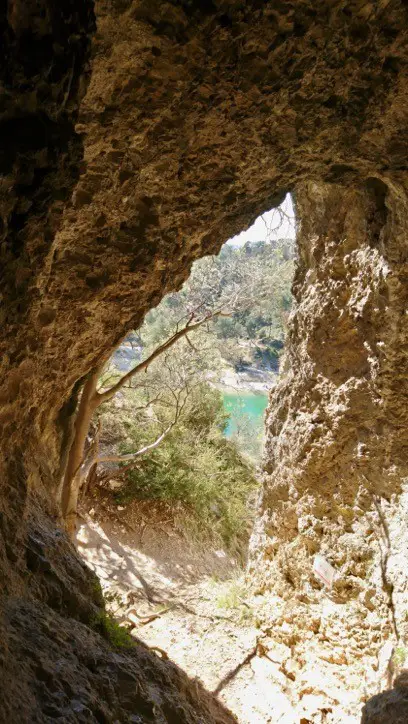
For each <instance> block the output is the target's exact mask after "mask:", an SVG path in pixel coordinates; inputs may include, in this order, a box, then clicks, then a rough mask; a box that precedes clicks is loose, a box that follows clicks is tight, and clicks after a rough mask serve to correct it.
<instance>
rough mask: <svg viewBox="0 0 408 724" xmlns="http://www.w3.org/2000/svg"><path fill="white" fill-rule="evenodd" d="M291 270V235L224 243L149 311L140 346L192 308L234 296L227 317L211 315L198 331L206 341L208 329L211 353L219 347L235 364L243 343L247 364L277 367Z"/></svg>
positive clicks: (154, 340)
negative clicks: (242, 243)
mask: <svg viewBox="0 0 408 724" xmlns="http://www.w3.org/2000/svg"><path fill="white" fill-rule="evenodd" d="M293 272H294V250H293V242H291V240H288V239H280V240H277V241H273V242H271V243H266V242H263V241H262V242H257V243H251V244H246V245H245V246H243V247H240V248H235V247H232V246H228V245H225V246H224V247H223V248H222V250H221V252H220V254H219V255H218V256H217V257H205V258H203V259H200V260H199V261H198V262H196V263H195V264H194V265H193V268H192V272H191V276H190V278H189V279H188V281H187V282H186V283H185V284H184V286H183V288H182V289H181V291H180V292H177V293H174V294H169V295H168V296H167V297H165V299H163V301H162V302H161V303H160V304H159V306H158V307H156V309H154V310H152V311H151V312H150V313H149V314H148V315H147V317H146V321H145V324H144V325H143V327H142V328H141V330H140V339H141V342H142V345H143V347H144V348H146V349H151V348H152V347H154V346H155V345H157V344H159V343H161V342H162V341H163V340H164V339H166V338H167V337H168V336H169V335H170V334H171V333H172V332H173V331H174V328H175V325H176V324H177V322H180V323H182V324H184V323H185V321H186V320H187V319H188V317H189V315H190V313H191V312H192V311H194V310H197V309H198V310H200V312H201V313H202V312H205V311H209V310H214V309H215V308H218V307H220V306H223V305H226V306H227V307H228V305H229V303H230V301H231V300H234V304H233V310H232V313H231V316H230V317H219V318H218V319H216V320H214V321H213V322H212V324H211V327H210V329H209V330H202V331H201V332H200V333H199V337H200V340H202V339H203V337H204V335H206V336H207V342H208V332H209V334H210V338H211V351H212V356H213V357H214V352H215V350H217V351H218V354H219V355H220V356H221V357H222V358H223V359H224V360H227V361H228V362H230V363H231V364H233V365H238V364H239V361H240V358H241V357H242V354H243V347H244V348H245V363H246V364H253V365H257V364H258V365H262V366H265V367H268V368H271V369H274V370H277V367H278V356H279V352H280V349H279V347H282V341H283V339H284V336H285V326H286V319H287V316H288V313H289V311H290V308H291V304H292V295H291V284H292V278H293ZM277 343H278V344H277ZM279 343H280V345H279ZM208 346H209V345H208V344H207V346H206V348H207V349H208Z"/></svg>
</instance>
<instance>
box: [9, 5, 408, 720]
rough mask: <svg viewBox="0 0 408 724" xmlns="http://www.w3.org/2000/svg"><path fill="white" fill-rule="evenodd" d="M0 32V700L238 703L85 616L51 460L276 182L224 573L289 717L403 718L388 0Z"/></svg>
mask: <svg viewBox="0 0 408 724" xmlns="http://www.w3.org/2000/svg"><path fill="white" fill-rule="evenodd" d="M0 32H1V36H2V43H1V49H0V53H1V64H0V84H1V96H0V97H1V103H0V128H1V147H0V171H1V191H0V214H1V224H0V234H1V255H2V269H1V275H2V278H1V332H0V344H1V369H2V375H1V379H2V385H1V392H0V395H1V404H0V432H1V440H2V446H1V453H0V473H1V497H0V575H1V581H2V586H1V593H0V596H1V600H0V607H1V618H0V627H1V628H0V634H1V635H0V642H1V643H0V662H1V664H0V665H1V677H0V682H1V683H0V690H1V697H0V698H1V704H0V721H4V722H7V723H9V722H27V723H28V722H30V723H31V722H41V723H42V722H51V721H55V720H60V721H64V722H174V724H175V723H176V722H186V723H187V722H188V723H190V722H196V723H197V724H198V723H199V722H205V723H207V722H209V723H210V722H224V721H225V722H232V721H234V720H235V719H234V716H233V714H231V713H230V712H229V711H228V710H227V709H226V707H225V706H224V705H223V704H222V703H221V701H220V700H217V698H216V697H215V696H214V695H213V694H210V693H209V692H208V691H206V690H205V687H203V685H202V684H201V683H200V682H199V681H198V680H191V679H189V678H188V677H187V676H186V675H185V674H184V673H183V671H182V670H181V669H180V668H179V667H177V666H175V665H174V664H172V663H171V662H170V661H167V660H160V657H159V656H158V655H157V652H156V653H155V652H154V651H149V650H148V648H147V647H146V646H145V645H143V644H142V643H140V644H139V645H138V646H136V647H134V648H133V649H132V650H131V651H128V650H123V649H118V648H117V647H115V646H113V645H112V642H110V641H109V640H108V638H109V637H108V636H107V632H106V630H104V625H103V621H104V618H103V615H104V614H103V601H102V599H101V594H100V588H99V585H98V582H97V579H96V577H95V576H94V575H93V574H92V573H91V572H90V570H89V569H88V568H87V567H86V566H85V564H84V563H83V562H82V561H81V559H80V558H79V556H78V554H77V552H76V550H75V548H74V546H73V544H72V543H71V542H70V540H69V537H68V536H67V535H66V532H65V531H64V528H63V526H62V525H61V510H62V501H63V500H64V479H65V473H66V469H67V461H68V457H69V453H70V450H71V446H72V442H73V439H74V432H75V423H76V411H77V408H78V402H79V400H80V399H81V391H82V390H83V388H84V384H85V383H86V381H87V380H88V379H89V376H90V374H91V373H92V371H93V370H95V368H97V366H98V365H99V364H100V363H101V362H103V361H104V360H106V359H107V358H108V357H109V356H110V353H111V351H112V350H113V349H114V348H115V347H116V346H117V345H118V343H119V342H120V340H122V339H123V338H124V337H125V336H126V334H127V333H128V332H129V331H130V330H132V329H137V328H138V327H139V326H140V324H141V323H142V320H143V318H144V316H145V314H146V313H147V312H148V311H149V309H151V308H153V307H155V306H156V305H157V304H158V302H159V301H160V299H161V298H162V297H163V296H164V295H165V294H166V293H168V292H170V291H175V290H178V289H180V287H181V286H182V284H183V282H184V281H185V280H186V278H187V277H188V275H189V271H190V268H191V265H192V263H193V262H194V261H195V260H196V259H198V258H200V257H201V256H204V255H207V254H214V253H216V252H217V251H218V250H219V249H220V248H221V246H222V244H223V243H224V242H225V241H226V240H227V239H229V238H232V237H234V236H235V235H236V234H238V233H239V232H241V231H242V230H243V229H246V228H248V226H250V225H251V223H253V221H254V220H255V219H256V218H257V217H258V216H259V215H260V214H261V213H263V212H265V210H267V209H271V208H273V207H276V206H278V205H279V204H280V203H281V202H282V200H283V199H284V197H285V195H286V193H287V192H289V191H292V192H294V193H295V196H296V209H297V215H298V219H299V228H298V234H297V245H298V264H297V270H296V275H295V279H294V284H293V294H294V298H295V301H296V309H295V313H294V314H293V316H292V319H291V323H290V327H289V331H288V335H287V343H286V356H287V362H286V367H285V375H284V376H283V377H282V380H281V382H280V383H279V385H278V386H277V387H276V388H275V389H274V391H273V393H272V394H271V396H270V401H269V405H268V411H267V417H266V443H265V455H264V462H263V466H262V473H261V484H262V493H261V496H260V499H259V504H258V509H257V515H256V520H255V524H254V530H253V533H252V536H251V542H250V549H249V563H248V574H247V575H248V581H249V582H250V585H251V587H252V591H253V592H254V595H255V594H256V595H261V596H263V597H264V600H265V602H266V604H265V605H266V609H265V621H266V623H267V626H266V628H268V630H269V632H270V633H269V634H268V635H269V638H273V642H274V646H278V645H279V647H281V649H280V650H281V651H283V650H284V651H287V650H289V654H290V661H291V665H292V666H293V669H291V670H289V669H288V668H287V667H286V663H285V667H286V672H287V673H289V676H287V675H286V674H283V676H284V677H285V679H288V681H289V682H291V683H290V684H289V686H290V687H291V692H292V695H293V697H294V700H296V701H298V702H301V701H302V700H304V701H306V699H305V697H308V696H309V697H310V696H313V697H315V698H314V699H313V700H311V699H309V700H308V706H309V709H308V711H309V713H308V714H307V715H305V716H306V718H305V716H304V715H303V714H296V716H297V719H295V722H296V724H298V723H299V724H306V723H307V722H309V721H310V722H321V721H324V722H338V723H340V724H341V723H342V722H344V724H346V722H354V721H355V722H358V721H360V720H361V721H362V722H363V723H364V724H381V723H382V722H387V724H388V723H391V722H396V723H398V724H399V723H402V722H405V721H406V720H408V694H407V691H408V689H407V686H406V674H405V673H404V670H403V668H402V666H401V665H400V664H401V660H402V656H401V655H400V656H399V657H398V656H396V655H395V654H396V652H398V651H401V650H404V648H405V643H406V640H407V636H408V631H407V626H408V622H407V616H406V611H407V581H406V555H407V543H408V540H407V532H406V531H407V526H406V521H407V514H408V513H407V510H408V508H407V494H406V475H407V469H406V468H407V444H406V427H407V419H406V417H407V412H406V410H407V405H406V400H407V394H408V390H407V376H406V339H407V329H406V325H407V322H406V319H407V315H406V308H407V284H406V279H407V269H408V267H407V242H406V239H407V229H406V218H407V213H406V211H407V170H406V166H407V141H406V139H407V137H408V136H407V103H406V93H407V78H406V67H407V65H406V61H407V8H406V5H405V3H404V2H402V0H389V1H388V2H379V3H378V2H367V0H353V1H351V0H350V2H348V1H347V2H340V1H339V0H332V1H331V2H327V1H325V2H323V0H322V1H320V0H317V2H314V3H311V2H309V0H302V2H299V3H293V2H290V1H289V0H288V1H286V0H284V1H282V2H270V3H259V2H257V1H256V0H247V1H244V0H243V1H240V2H235V1H231V2H229V1H228V2H227V1H226V0H214V1H213V2H187V1H186V0H173V1H172V2H170V1H169V2H161V1H159V0H149V1H145V0H120V2H119V0H114V1H113V0H112V1H109V2H108V1H107V0H98V2H96V3H95V5H94V4H93V3H92V2H90V1H89V0H86V1H84V0H81V1H80V0H60V2H58V3H57V2H55V1H54V0H37V1H36V2H34V1H31V0H29V2H21V1H20V0H9V2H7V3H4V4H3V6H2V8H1V9H0ZM316 554H321V555H323V556H324V557H326V558H327V559H328V560H329V561H330V563H331V564H332V565H333V566H334V567H335V568H336V570H337V571H338V574H339V575H338V576H337V579H336V584H335V587H334V589H333V595H332V596H331V598H330V599H328V597H327V595H326V592H325V589H324V587H323V586H322V585H320V584H318V583H317V582H316V580H315V578H314V577H313V574H312V573H311V561H312V559H313V556H314V555H316ZM268 602H269V603H268ZM345 642H347V644H346V645H345ZM269 643H270V641H269V639H268V638H266V639H265V643H264V644H263V647H264V648H263V650H262V652H266V653H267V654H268V645H269ZM322 646H323V647H324V646H325V648H326V653H325V655H324V656H323V657H322ZM285 647H286V648H285ZM262 652H261V651H258V652H257V654H256V657H257V659H259V660H261V659H263V658H264V657H263V653H262ZM261 653H262V655H260V654H261ZM289 654H288V656H289ZM285 662H286V659H285ZM293 677H294V679H293ZM322 681H323V682H324V684H323V685H322V683H321V682H322ZM345 682H346V684H347V686H346V685H345ZM342 687H343V693H344V696H343V694H342V695H341V696H340V694H339V692H341V691H342ZM356 692H358V695H356ZM299 711H300V710H299ZM307 717H309V718H307ZM270 721H273V712H272V713H271V715H270Z"/></svg>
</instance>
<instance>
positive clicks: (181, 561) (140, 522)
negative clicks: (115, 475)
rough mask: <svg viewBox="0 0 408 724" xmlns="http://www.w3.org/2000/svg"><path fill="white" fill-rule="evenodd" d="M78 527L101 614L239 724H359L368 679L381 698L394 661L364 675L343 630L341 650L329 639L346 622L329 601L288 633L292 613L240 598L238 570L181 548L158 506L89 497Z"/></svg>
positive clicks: (188, 544)
mask: <svg viewBox="0 0 408 724" xmlns="http://www.w3.org/2000/svg"><path fill="white" fill-rule="evenodd" d="M81 515H82V517H81V525H80V528H79V530H78V534H77V546H78V549H79V551H80V553H81V555H82V556H83V558H84V559H85V561H86V562H87V563H88V565H90V566H91V568H93V570H94V571H95V572H96V573H97V574H98V576H99V577H100V580H101V584H102V588H103V591H104V595H105V597H106V600H107V604H108V608H109V610H110V611H111V612H112V613H113V614H114V615H115V616H116V617H117V619H118V621H120V623H121V624H122V625H124V626H127V627H129V628H130V629H131V632H132V635H133V636H135V637H137V638H138V639H141V640H142V641H143V642H145V643H146V644H147V645H148V646H149V647H151V648H152V650H154V651H155V652H156V654H157V655H158V656H160V657H162V658H167V657H168V658H169V659H171V660H172V661H174V662H175V663H176V664H177V665H178V666H180V667H181V668H182V669H183V670H184V671H185V672H186V673H187V674H188V675H189V677H191V678H192V679H195V680H197V681H200V682H201V683H202V684H203V685H204V687H205V688H206V689H207V690H208V691H211V692H214V693H216V694H217V695H218V696H219V699H220V701H221V702H222V703H223V704H224V705H226V706H227V708H228V709H229V710H231V711H232V712H233V714H235V716H236V717H237V720H238V722H239V723H240V724H265V723H266V722H270V723H271V724H272V723H273V724H300V723H301V724H309V723H313V724H321V723H322V722H324V723H327V724H329V723H332V724H357V723H358V722H360V719H361V708H362V705H363V703H364V701H366V700H367V699H368V698H369V690H370V693H373V685H374V684H373V682H374V679H375V678H376V679H377V681H378V687H377V689H375V691H380V690H381V688H383V687H384V685H385V686H386V684H387V682H386V677H387V667H388V664H389V658H390V656H391V655H392V652H388V658H387V652H384V655H383V657H382V660H381V661H378V662H377V671H373V670H372V671H371V669H370V671H371V674H370V671H368V670H367V671H365V672H364V668H365V667H364V652H362V651H359V633H358V631H354V634H353V631H352V629H353V621H352V620H350V622H349V626H348V630H349V634H350V640H349V641H348V642H347V643H346V644H345V642H344V641H340V640H339V639H338V637H337V638H336V636H335V635H333V629H334V628H335V622H336V621H337V628H338V631H339V632H341V631H342V630H343V629H344V627H345V626H346V622H345V620H344V613H343V611H342V605H341V603H339V602H336V600H335V597H334V596H332V595H331V594H330V593H328V594H327V595H326V604H325V606H324V607H323V613H322V607H317V606H315V607H313V606H309V607H307V606H305V615H304V618H303V619H302V620H301V621H297V620H295V618H294V615H293V614H292V615H291V606H290V602H288V601H285V600H283V599H282V598H281V597H279V596H277V595H275V596H273V595H272V594H270V593H268V594H267V595H263V594H262V593H261V592H260V591H258V593H257V594H256V595H254V594H253V593H251V592H250V588H249V586H248V585H247V583H246V582H245V575H244V571H243V568H242V564H241V563H240V562H239V561H238V560H237V559H234V558H233V557H232V556H231V555H228V554H227V553H226V552H225V551H224V550H222V549H221V548H218V549H217V548H216V547H215V546H210V545H206V546H202V545H199V544H198V543H197V541H195V542H194V541H192V540H187V538H186V536H185V534H183V532H182V530H181V529H180V527H179V526H178V524H177V516H174V515H173V514H172V512H171V510H170V509H169V508H168V507H166V506H164V505H162V504H154V505H153V504H152V503H143V504H140V503H139V504H137V503H133V504H131V505H130V506H128V507H127V508H126V509H125V508H123V507H122V506H116V505H115V504H114V503H112V502H109V498H106V497H100V496H99V497H98V498H96V499H95V500H94V501H93V503H92V508H89V506H87V509H84V510H83V511H82V514H81ZM296 611H297V612H298V611H299V608H297V609H296ZM296 615H298V613H297V614H296ZM306 619H308V620H306ZM278 621H279V623H278ZM268 622H269V626H268ZM272 622H276V628H275V625H274V624H273V623H272ZM299 632H302V635H303V642H302V646H301V647H300V646H299V640H298V639H299V636H298V633H299ZM356 661H357V662H360V664H361V670H360V671H359V670H358V666H356ZM370 676H371V679H370Z"/></svg>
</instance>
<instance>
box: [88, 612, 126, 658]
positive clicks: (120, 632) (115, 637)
mask: <svg viewBox="0 0 408 724" xmlns="http://www.w3.org/2000/svg"><path fill="white" fill-rule="evenodd" d="M91 626H92V628H94V629H95V630H96V631H98V633H100V634H101V635H102V636H103V637H104V638H105V639H107V641H109V643H110V644H112V646H115V647H116V648H127V649H128V648H131V647H132V646H134V645H135V640H134V639H133V638H132V636H131V635H130V633H129V632H128V631H127V630H126V629H125V628H123V626H120V625H119V623H118V622H117V621H115V619H114V618H113V617H112V616H110V615H109V614H108V613H106V611H99V613H97V614H96V615H95V617H94V619H93V620H92V621H91Z"/></svg>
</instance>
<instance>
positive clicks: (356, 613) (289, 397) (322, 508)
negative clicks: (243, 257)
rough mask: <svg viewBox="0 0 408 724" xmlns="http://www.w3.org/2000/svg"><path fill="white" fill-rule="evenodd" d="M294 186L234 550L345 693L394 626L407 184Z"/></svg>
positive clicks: (390, 638)
mask: <svg viewBox="0 0 408 724" xmlns="http://www.w3.org/2000/svg"><path fill="white" fill-rule="evenodd" d="M296 199H297V209H298V213H299V223H300V228H299V235H298V245H299V259H298V267H297V272H296V276H295V281H294V293H295V297H296V301H297V304H296V306H295V309H294V312H293V315H292V319H291V322H290V332H289V340H288V346H287V353H286V354H287V358H286V367H287V370H286V375H285V376H284V379H283V381H282V382H281V384H280V385H279V386H278V387H277V388H276V390H274V391H273V393H272V394H271V398H270V403H269V408H268V413H267V423H266V424H267V442H266V450H265V461H264V476H263V481H264V487H263V493H262V500H261V503H260V509H259V518H258V520H257V524H256V529H255V533H254V535H253V538H252V543H251V547H252V557H251V564H250V565H251V569H252V570H253V572H254V576H255V578H256V580H257V583H258V586H260V587H261V588H262V589H263V590H271V591H273V593H274V594H275V595H278V596H279V597H280V602H279V604H278V605H275V616H274V618H272V619H271V620H270V622H269V625H270V626H271V628H272V629H273V630H274V632H275V633H276V632H277V631H279V635H280V636H281V637H282V639H283V641H284V642H285V643H288V644H290V643H291V642H292V645H293V646H294V650H295V651H296V653H295V654H294V655H295V658H296V657H297V658H298V660H299V661H303V664H302V667H301V668H302V677H303V679H305V678H306V679H307V676H308V674H307V671H308V669H309V670H310V672H311V671H312V670H313V669H314V673H315V672H316V667H317V666H318V665H319V661H318V660H320V663H321V661H322V660H323V661H324V660H326V661H329V662H330V663H331V664H332V666H331V667H330V669H331V672H332V674H333V672H335V675H336V676H337V677H338V683H337V685H336V684H333V686H334V689H333V687H332V690H331V694H330V696H331V698H332V699H333V700H334V699H337V700H339V701H340V700H341V699H342V698H343V697H342V688H344V687H346V688H353V687H354V688H355V691H356V697H357V701H356V706H358V699H359V696H361V695H363V694H364V691H365V692H366V693H375V692H376V691H378V686H380V687H381V686H382V685H383V686H384V685H385V686H386V685H389V684H390V683H391V682H392V676H393V673H394V672H393V666H394V659H393V647H397V646H398V642H400V643H401V642H403V641H405V640H406V636H407V633H408V631H407V620H406V610H407V603H408V585H407V577H406V550H407V549H406V545H407V539H406V523H407V519H408V508H407V501H406V484H405V478H406V475H407V467H406V464H407V461H406V456H405V451H406V433H405V429H406V425H407V410H408V407H407V401H408V387H407V376H406V361H405V350H406V343H407V339H408V322H407V315H406V309H407V303H408V291H407V286H406V283H405V280H406V275H407V271H408V245H407V243H406V238H407V230H406V223H407V222H406V212H403V213H402V214H401V213H400V211H401V209H403V208H406V203H407V196H406V189H405V187H404V183H403V179H400V182H399V183H397V181H396V180H393V181H392V182H391V181H390V180H388V179H385V180H383V181H382V180H380V179H379V178H378V177H377V178H370V179H368V180H367V181H366V182H365V183H364V184H362V185H361V186H360V187H354V188H350V189H344V188H340V187H337V186H335V185H322V184H317V183H314V182H309V183H306V184H304V185H303V186H301V187H299V188H298V192H297V195H296ZM317 553H318V554H320V555H323V556H324V557H325V558H326V559H327V561H328V562H329V563H330V564H331V565H332V566H333V567H334V568H335V571H336V577H335V581H334V584H333V587H332V588H331V589H330V588H329V589H327V588H325V586H324V585H323V583H322V582H321V581H319V579H318V578H317V577H316V575H315V574H314V572H313V558H314V555H315V554H317ZM288 616H289V617H290V622H291V626H290V630H289V631H287V630H286V633H285V626H284V622H285V620H286V621H287V620H288ZM285 638H286V639H287V640H285ZM289 639H290V641H289ZM325 641H326V642H327V643H326V644H324V643H323V642H325ZM325 647H326V648H327V652H326V653H325V651H324V650H323V649H324V648H325ZM387 650H388V655H387ZM336 667H337V670H336ZM353 670H354V672H355V673H357V678H356V679H354V680H353V678H352V676H353ZM321 676H322V679H323V680H324V671H323V670H322V672H321ZM302 681H303V680H302ZM350 682H352V683H351V685H350ZM359 682H360V683H359ZM315 684H316V682H315ZM303 686H304V681H303ZM336 686H337V693H335V692H336ZM319 693H320V692H319ZM322 693H325V692H324V691H323V692H322ZM326 693H327V692H326ZM329 698H330V697H329ZM350 706H352V702H350ZM354 713H355V714H356V712H354ZM333 721H342V718H341V716H340V714H338V718H337V719H336V717H335V716H334V718H333ZM390 721H391V720H390ZM396 721H397V720H396Z"/></svg>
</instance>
